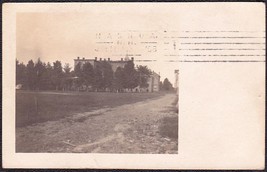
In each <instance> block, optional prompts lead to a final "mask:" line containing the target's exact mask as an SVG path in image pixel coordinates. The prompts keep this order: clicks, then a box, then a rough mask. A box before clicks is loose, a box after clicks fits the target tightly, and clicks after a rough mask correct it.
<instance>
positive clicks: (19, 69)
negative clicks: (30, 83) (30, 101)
mask: <svg viewBox="0 0 267 172" xmlns="http://www.w3.org/2000/svg"><path fill="white" fill-rule="evenodd" d="M26 72H27V68H26V66H25V65H24V64H23V63H19V61H18V60H16V84H22V86H23V87H25V86H26V85H27V73H26Z"/></svg>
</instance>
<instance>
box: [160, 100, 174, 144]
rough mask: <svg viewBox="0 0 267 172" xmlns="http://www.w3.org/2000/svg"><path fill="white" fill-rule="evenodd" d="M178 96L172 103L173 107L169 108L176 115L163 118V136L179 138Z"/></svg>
mask: <svg viewBox="0 0 267 172" xmlns="http://www.w3.org/2000/svg"><path fill="white" fill-rule="evenodd" d="M177 103H178V97H177V96H176V98H175V100H174V101H173V103H172V107H171V108H169V112H170V113H173V114H175V115H174V116H168V117H165V118H163V119H162V122H161V125H160V127H159V132H160V135H161V136H163V137H169V138H171V139H174V140H177V139H178V108H177V106H176V105H177Z"/></svg>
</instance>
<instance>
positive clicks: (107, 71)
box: [102, 61, 113, 89]
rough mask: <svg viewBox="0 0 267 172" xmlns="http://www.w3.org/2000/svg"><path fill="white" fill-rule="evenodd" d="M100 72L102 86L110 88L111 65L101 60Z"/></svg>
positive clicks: (111, 77)
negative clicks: (101, 74)
mask: <svg viewBox="0 0 267 172" xmlns="http://www.w3.org/2000/svg"><path fill="white" fill-rule="evenodd" d="M102 73H103V88H104V89H111V86H112V80H113V70H112V67H111V65H110V64H109V63H108V62H106V61H104V62H102Z"/></svg>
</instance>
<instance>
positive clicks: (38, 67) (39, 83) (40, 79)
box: [34, 58, 46, 90]
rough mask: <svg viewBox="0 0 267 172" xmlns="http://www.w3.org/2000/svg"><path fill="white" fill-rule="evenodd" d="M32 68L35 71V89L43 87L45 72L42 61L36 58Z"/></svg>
mask: <svg viewBox="0 0 267 172" xmlns="http://www.w3.org/2000/svg"><path fill="white" fill-rule="evenodd" d="M34 70H35V71H36V81H35V86H36V89H37V90H39V89H44V88H45V72H46V67H45V63H42V61H41V60H40V59H39V58H38V60H37V62H36V64H35V66H34Z"/></svg>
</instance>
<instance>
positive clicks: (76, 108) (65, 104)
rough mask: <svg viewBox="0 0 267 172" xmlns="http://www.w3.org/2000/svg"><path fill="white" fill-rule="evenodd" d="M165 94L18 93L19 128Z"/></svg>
mask: <svg viewBox="0 0 267 172" xmlns="http://www.w3.org/2000/svg"><path fill="white" fill-rule="evenodd" d="M161 95H163V94H162V93H105V92H101V93H95V92H88V93H87V92H82V93H81V92H80V93H58V92H27V91H21V90H20V91H17V92H16V127H21V126H26V125H30V124H34V123H38V122H45V121H49V120H57V119H60V118H63V117H66V116H69V115H73V114H75V113H82V112H88V111H92V110H96V109H101V108H108V107H116V106H120V105H124V104H130V103H135V102H138V101H143V100H147V99H153V98H157V97H159V96H161Z"/></svg>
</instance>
